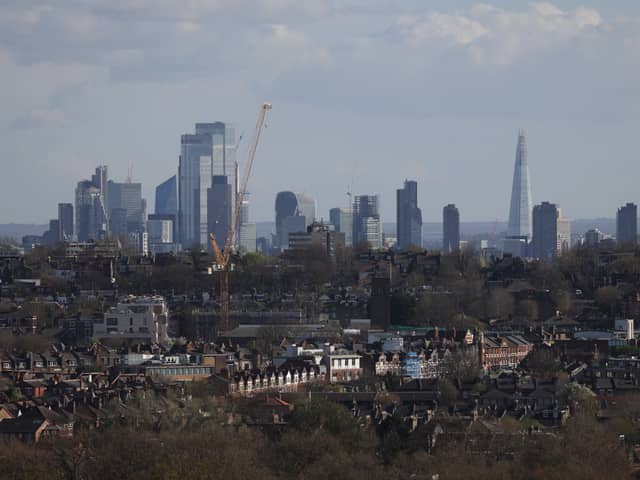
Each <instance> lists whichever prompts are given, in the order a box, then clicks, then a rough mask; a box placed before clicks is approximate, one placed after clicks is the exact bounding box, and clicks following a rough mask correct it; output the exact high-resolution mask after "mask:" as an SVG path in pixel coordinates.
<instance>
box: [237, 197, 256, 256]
mask: <svg viewBox="0 0 640 480" xmlns="http://www.w3.org/2000/svg"><path fill="white" fill-rule="evenodd" d="M256 235H257V230H256V224H255V223H253V222H250V221H249V194H248V193H245V195H244V198H243V199H242V203H241V204H240V219H239V225H238V248H239V250H240V251H241V252H242V253H253V252H255V251H256V240H257V239H256Z"/></svg>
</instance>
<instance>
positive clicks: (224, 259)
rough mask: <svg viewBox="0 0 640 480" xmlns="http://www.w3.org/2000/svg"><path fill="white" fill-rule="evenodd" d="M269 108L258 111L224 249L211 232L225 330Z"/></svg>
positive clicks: (263, 105) (222, 322)
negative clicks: (238, 240)
mask: <svg viewBox="0 0 640 480" xmlns="http://www.w3.org/2000/svg"><path fill="white" fill-rule="evenodd" d="M269 110H271V104H270V103H263V104H262V107H260V113H258V120H257V122H256V128H255V130H254V132H253V138H252V139H251V144H250V145H249V151H248V154H247V163H246V166H245V168H244V174H243V176H242V183H241V184H240V189H239V190H238V193H237V195H236V202H235V206H234V211H233V217H232V218H231V225H230V226H229V231H228V232H227V238H226V240H225V243H224V246H223V247H222V249H220V246H219V245H218V242H217V241H216V237H215V235H214V234H213V233H209V239H210V241H211V247H212V248H213V255H214V259H215V262H216V263H215V265H214V268H213V270H216V271H217V272H218V278H219V281H220V320H221V324H222V328H223V329H225V330H226V329H228V328H229V271H230V270H231V268H232V267H233V266H232V265H231V262H230V260H231V249H232V247H233V245H234V244H235V236H236V234H237V232H238V228H239V225H240V207H241V205H242V201H243V200H244V196H245V194H246V192H247V185H248V184H249V176H250V175H251V167H252V166H253V160H254V159H255V156H256V149H257V148H258V141H259V140H260V133H261V132H262V128H263V126H264V124H265V123H264V122H265V119H266V116H267V112H268V111H269Z"/></svg>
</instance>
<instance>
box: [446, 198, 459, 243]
mask: <svg viewBox="0 0 640 480" xmlns="http://www.w3.org/2000/svg"><path fill="white" fill-rule="evenodd" d="M457 250H460V212H459V211H458V208H457V207H456V206H455V205H454V204H453V203H450V204H449V205H446V206H445V207H444V208H443V209H442V253H444V254H447V253H452V252H455V251H457Z"/></svg>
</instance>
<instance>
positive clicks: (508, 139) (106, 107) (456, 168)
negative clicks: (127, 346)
mask: <svg viewBox="0 0 640 480" xmlns="http://www.w3.org/2000/svg"><path fill="white" fill-rule="evenodd" d="M627 3H628V4H627V5H621V4H615V5H614V4H612V3H611V2H604V1H585V2H577V1H573V0H572V1H565V2H552V3H544V4H531V5H528V6H527V5H520V4H519V5H513V4H512V3H507V2H504V1H494V2H490V5H489V6H485V7H479V6H477V5H475V2H468V1H451V2H433V3H432V2H430V3H429V5H428V6H421V5H420V4H418V3H417V2H406V3H403V4H402V5H401V6H400V5H397V4H394V3H393V2H390V3H375V2H374V4H370V5H366V6H365V5H363V4H357V3H355V2H344V1H339V2H335V3H333V2H331V3H330V2H322V1H321V2H318V3H315V2H314V6H309V5H297V4H290V3H288V2H283V3H277V4H272V3H269V2H264V3H263V2H258V6H257V7H256V8H255V9H247V10H251V11H252V13H251V14H250V15H249V14H248V12H245V11H244V10H243V9H242V8H238V7H237V6H234V5H232V4H227V5H221V6H218V7H216V8H217V9H214V8H213V7H211V6H210V4H208V3H207V2H202V3H200V2H198V3H197V4H190V6H184V5H182V4H181V3H180V2H163V5H162V6H161V7H158V6H152V5H151V3H149V2H146V1H143V2H137V3H136V5H137V7H136V8H133V7H129V6H127V5H126V2H124V3H123V2H119V3H117V4H114V5H110V6H109V7H108V8H102V7H100V6H99V5H98V3H97V2H96V3H94V2H85V3H83V5H82V6H79V7H77V8H75V9H73V10H72V9H71V7H65V6H58V7H57V8H56V9H52V10H46V9H39V8H38V7H37V4H38V2H15V1H10V2H6V3H5V4H4V6H3V7H1V8H0V21H2V25H3V29H2V30H3V34H2V35H0V71H2V73H3V78H4V79H5V84H6V85H7V89H6V91H5V92H4V95H5V97H3V100H4V101H3V105H4V107H5V108H4V109H3V114H2V117H1V118H0V138H1V139H2V142H3V146H4V147H5V152H4V154H5V156H4V158H6V159H8V160H5V162H7V164H10V169H9V171H10V174H9V175H3V176H2V179H1V180H0V192H1V193H0V202H2V203H4V204H9V203H10V202H11V204H14V205H16V208H13V209H11V210H10V211H5V212H4V213H3V215H2V218H0V221H1V222H26V223H33V222H36V223H45V222H46V220H47V219H48V218H49V217H51V216H52V211H53V208H50V207H47V206H48V205H49V206H53V205H55V204H56V203H57V202H72V201H73V198H72V194H71V193H70V192H71V191H72V190H73V188H74V185H73V183H72V180H71V179H77V178H80V177H82V176H83V175H84V172H86V171H87V170H89V169H90V168H92V167H93V166H95V165H97V164H107V165H109V167H110V173H111V176H112V177H113V178H118V179H123V178H126V177H127V171H128V169H129V167H130V166H131V165H133V172H134V173H133V177H134V179H135V180H136V181H141V182H142V184H143V192H142V195H143V197H144V198H147V199H149V201H150V202H152V201H153V198H154V196H153V189H154V188H155V186H156V185H158V184H159V183H160V182H162V181H164V180H165V179H166V178H168V177H170V176H171V175H173V174H174V173H175V171H176V168H177V157H178V154H179V148H178V147H179V146H178V145H177V144H176V143H177V142H176V138H177V136H179V135H180V133H182V132H187V131H191V129H192V126H193V123H194V122H212V121H217V120H221V121H225V122H231V123H233V124H235V125H236V127H237V131H238V133H239V132H240V131H242V130H245V131H249V130H250V129H251V126H252V124H253V115H254V111H255V105H256V104H259V103H260V102H262V101H264V100H265V99H268V100H270V101H273V102H274V105H275V106H276V107H277V108H274V111H273V114H272V118H271V121H270V123H269V135H265V138H264V140H263V143H262V145H261V147H260V152H259V153H258V157H257V159H256V164H255V171H254V177H253V178H254V179H260V181H256V182H253V183H252V185H251V187H250V189H251V193H252V198H253V200H254V202H253V206H252V208H253V210H254V211H253V218H254V219H255V220H257V221H262V220H267V219H270V218H271V217H272V212H273V210H272V202H273V194H274V192H278V191H283V190H294V191H301V192H306V193H308V194H310V195H312V196H314V197H315V198H317V199H318V207H319V211H320V212H328V210H329V208H331V207H335V206H337V205H344V206H346V205H347V197H346V192H347V190H348V189H351V190H352V193H353V194H354V195H355V194H361V193H377V194H378V195H379V196H380V204H381V212H380V213H381V216H382V218H383V219H391V218H393V216H394V207H395V206H394V204H393V203H394V202H393V198H394V193H395V189H396V188H397V184H398V183H399V182H401V181H402V180H403V179H404V178H413V179H415V180H416V181H417V182H418V183H419V184H420V185H421V191H422V192H423V194H422V195H421V197H420V204H419V207H420V208H421V209H422V212H423V219H424V220H425V221H429V220H435V219H438V218H439V216H440V211H439V210H440V206H441V205H442V204H443V203H445V202H447V201H450V200H451V201H455V202H456V205H458V207H459V208H460V210H461V211H463V212H465V218H467V219H469V220H491V219H494V218H499V219H505V218H507V215H508V208H507V207H508V206H506V205H505V203H506V202H505V198H508V195H509V179H510V177H511V173H512V172H511V171H510V170H511V168H510V167H511V163H512V158H513V150H512V148H513V147H512V145H513V140H512V139H513V135H514V132H515V131H516V129H517V128H518V127H524V128H526V129H527V132H528V136H529V149H530V154H531V158H532V159H535V162H533V163H532V165H531V167H530V168H531V172H530V173H531V176H532V178H533V179H536V180H537V183H536V188H535V195H536V199H545V198H549V199H553V200H554V201H557V202H558V203H559V204H561V205H562V206H563V209H564V210H565V211H566V212H567V215H569V216H570V217H571V218H585V217H600V216H610V215H611V213H610V212H612V211H615V209H616V208H617V207H618V206H619V205H621V204H623V203H625V202H627V201H636V200H637V199H636V198H635V186H634V184H633V182H632V179H633V178H634V177H636V176H637V175H638V174H640V165H639V164H638V162H637V160H636V158H635V151H636V149H635V144H634V142H633V138H634V132H635V120H634V119H635V112H636V111H637V109H638V106H639V100H640V99H639V96H638V95H637V85H638V84H640V82H638V81H637V80H638V77H639V74H640V71H639V70H640V69H639V68H638V64H637V62H636V61H634V58H635V57H633V51H634V49H632V48H625V47H624V46H625V45H633V44H635V42H637V41H638V35H639V33H638V30H639V29H638V28H637V26H636V25H637V19H638V18H639V17H640V7H638V6H636V5H629V3H632V2H627ZM67 17H68V18H69V19H70V20H69V21H68V22H62V21H59V20H60V19H61V18H67ZM125 18H126V19H127V21H128V22H129V26H128V27H127V28H126V29H123V28H122V26H123V21H124V20H123V19H125ZM500 18H503V19H505V21H504V22H502V23H501V22H499V21H498V20H499V19H500ZM143 25H148V28H146V29H144V28H142V26H143ZM138 30H141V33H140V36H139V37H135V36H132V35H130V34H129V33H128V32H133V31H138ZM97 31H100V32H101V33H100V35H97ZM229 31H233V32H234V33H236V34H237V36H236V37H234V38H235V39H236V40H235V41H234V42H229V43H228V48H225V49H217V48H215V46H216V45H218V44H219V43H220V41H221V40H223V39H224V38H225V35H226V32H229ZM44 38H47V41H46V42H45V41H43V39H44ZM165 38H167V39H170V40H171V42H169V43H170V45H171V46H170V47H167V42H165V41H162V40H163V39H165ZM116 39H117V41H116ZM105 40H106V41H105ZM525 40H526V41H525ZM33 42H37V43H38V45H43V48H39V49H33V48H32V46H33ZM80 44H81V45H85V47H84V48H83V50H82V51H79V50H78V49H77V48H75V47H74V45H80ZM45 47H46V48H45ZM34 50H37V51H34ZM202 51H208V52H210V53H211V55H210V56H207V57H208V58H207V61H206V62H205V61H204V60H203V59H204V57H205V56H203V55H202V54H201V52H202ZM445 54H446V55H445ZM442 58H447V59H448V60H447V61H446V62H443V61H442ZM347 59H348V61H347ZM391 72H393V74H391ZM551 73H553V74H551ZM36 79H37V80H36ZM622 79H624V81H623V80H622ZM35 81H37V87H36V85H35V84H34V82H35ZM9 91H11V92H12V93H11V94H10V95H9V94H8V93H7V92H9ZM34 92H36V93H35V94H34ZM594 92H598V94H597V95H595V94H594ZM169 112H170V113H169ZM71 131H73V132H74V134H73V135H67V133H68V132H71ZM319 132H321V134H320V133H319ZM372 139H379V141H372ZM328 140H330V141H328ZM42 145H47V152H46V155H43V154H42V148H41V146H42ZM96 145H100V148H95V146H96ZM245 149H246V145H241V146H240V155H239V156H238V160H240V161H241V162H242V161H243V160H244V155H245ZM89 151H90V152H91V154H90V155H87V152H89ZM390 164H392V165H393V171H392V173H393V174H392V175H389V173H390V172H386V171H385V170H386V169H388V168H389V165H390ZM603 165H605V166H606V168H602V166H603ZM595 171H598V174H597V175H596V174H594V173H592V172H595ZM33 172H41V173H42V175H40V176H38V178H36V179H35V181H36V185H35V187H36V188H39V190H40V191H41V192H42V193H41V195H39V196H38V199H37V200H36V199H35V198H34V199H33V200H28V201H22V202H14V201H13V200H14V199H15V198H16V197H19V195H20V193H21V192H23V191H25V190H27V189H28V188H30V185H31V184H32V183H33V175H32V173H33ZM283 172H284V174H283ZM381 172H385V173H384V174H381ZM390 177H392V178H390ZM45 178H46V184H45V183H44V182H45V180H44V179H45ZM543 178H544V179H545V181H544V182H542V181H540V180H541V179H543ZM568 182H571V184H572V185H573V188H571V189H567V188H565V186H566V185H567V183H568ZM603 185H604V186H607V185H615V188H613V189H611V194H610V195H608V196H607V197H606V198H604V199H601V198H595V197H594V196H591V195H589V192H592V191H597V190H598V189H600V188H602V187H603ZM452 186H454V187H455V189H456V192H459V193H458V194H457V195H455V198H450V197H449V192H450V191H451V189H452ZM488 187H489V188H488ZM478 199H481V201H478ZM153 207H154V205H152V204H149V205H148V210H149V211H153ZM323 215H325V213H323Z"/></svg>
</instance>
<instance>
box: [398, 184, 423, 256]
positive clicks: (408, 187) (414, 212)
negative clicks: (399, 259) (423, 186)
mask: <svg viewBox="0 0 640 480" xmlns="http://www.w3.org/2000/svg"><path fill="white" fill-rule="evenodd" d="M396 231H397V237H398V247H399V248H407V247H409V246H411V245H414V246H418V247H421V246H422V211H421V210H420V209H419V208H418V183H417V182H415V181H413V180H405V181H404V188H401V189H398V190H397V191H396Z"/></svg>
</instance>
